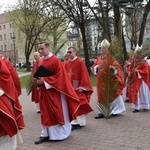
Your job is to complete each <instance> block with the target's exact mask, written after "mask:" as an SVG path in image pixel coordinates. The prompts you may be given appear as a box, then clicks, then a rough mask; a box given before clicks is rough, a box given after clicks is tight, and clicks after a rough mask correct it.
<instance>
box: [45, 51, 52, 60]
mask: <svg viewBox="0 0 150 150" xmlns="http://www.w3.org/2000/svg"><path fill="white" fill-rule="evenodd" d="M52 56H53V54H52V53H51V52H50V53H49V54H48V55H47V56H44V59H48V58H50V57H52Z"/></svg>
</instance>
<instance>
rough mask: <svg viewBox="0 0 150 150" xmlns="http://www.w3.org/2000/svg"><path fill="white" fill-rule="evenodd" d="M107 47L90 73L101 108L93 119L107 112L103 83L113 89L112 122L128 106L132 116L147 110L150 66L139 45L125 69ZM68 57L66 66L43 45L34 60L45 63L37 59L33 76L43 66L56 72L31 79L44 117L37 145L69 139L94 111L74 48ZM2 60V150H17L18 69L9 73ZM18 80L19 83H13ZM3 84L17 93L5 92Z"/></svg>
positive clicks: (149, 106)
mask: <svg viewBox="0 0 150 150" xmlns="http://www.w3.org/2000/svg"><path fill="white" fill-rule="evenodd" d="M109 46H110V43H109V42H108V41H107V40H106V39H104V40H103V41H102V42H101V44H100V47H99V48H100V56H99V57H98V58H97V59H96V61H95V62H94V65H93V66H92V67H91V70H92V72H93V74H94V75H95V77H96V84H97V103H98V104H99V106H102V107H99V109H98V110H97V112H98V115H97V116H95V119H100V118H105V117H106V114H105V113H104V112H106V111H105V110H104V107H105V106H106V105H108V103H106V97H107V96H106V95H105V91H107V90H106V89H108V88H110V87H109V85H108V84H104V83H105V82H104V81H103V79H104V77H105V78H107V79H108V80H110V81H109V82H107V83H111V84H113V83H114V85H115V89H114V90H113V92H112V93H111V98H110V104H111V105H110V110H111V111H110V112H109V116H110V117H111V116H116V115H118V114H120V113H122V112H124V111H125V104H124V102H129V103H131V106H132V108H133V113H137V112H139V111H145V110H149V109H150V65H149V63H148V57H147V58H144V56H143V53H142V47H139V46H138V45H137V46H136V48H135V50H134V51H133V53H130V56H129V59H128V60H126V61H125V63H124V66H121V65H120V64H119V62H118V61H117V59H116V58H115V57H114V56H112V55H111V54H110V52H109ZM66 54H67V57H68V59H67V60H65V61H64V62H63V63H62V62H61V61H60V60H59V59H58V58H57V57H56V56H55V55H54V54H52V53H51V51H50V46H49V44H48V43H47V42H41V43H39V45H38V52H36V53H35V55H36V56H35V57H39V56H42V58H40V57H39V58H40V59H37V61H35V63H34V66H35V67H36V69H35V67H34V66H33V70H34V72H33V71H32V73H35V72H36V71H37V70H38V68H39V66H44V67H46V68H47V69H51V70H53V72H54V74H53V75H51V76H42V77H39V78H36V79H35V78H33V81H34V82H36V83H37V84H36V86H35V88H34V92H33V93H32V94H33V95H34V96H33V95H32V98H33V99H32V101H33V102H35V101H36V103H39V106H40V108H38V112H40V116H41V133H40V136H39V139H38V140H37V141H35V142H34V143H35V144H41V143H43V142H46V141H51V140H60V141H61V140H64V139H66V138H68V137H69V135H70V133H71V131H72V130H76V129H79V128H81V127H83V126H85V125H86V115H88V113H90V112H91V111H93V109H92V108H91V106H90V97H91V95H92V93H93V88H92V85H91V82H90V77H89V74H88V71H87V68H86V65H85V63H84V61H83V60H82V59H81V58H80V57H78V56H77V49H76V48H75V47H69V48H68V50H67V53H66ZM1 58H2V59H0V65H1V66H2V67H1V68H2V69H1V70H0V73H1V76H0V83H1V84H0V88H1V89H0V114H1V115H0V141H1V143H0V149H1V150H6V149H7V150H12V149H13V150H14V149H16V148H17V142H18V141H17V140H18V137H19V140H20V142H22V138H21V135H20V132H19V130H21V129H23V128H24V127H25V124H24V117H23V114H22V106H21V105H20V102H19V100H18V97H19V95H20V94H21V92H20V89H21V87H19V86H18V85H19V81H18V80H17V77H16V73H15V71H14V69H13V68H12V67H10V68H11V69H10V68H8V62H7V65H6V63H5V62H4V57H1ZM12 70H13V71H12ZM14 74H15V78H13V76H14ZM109 77H110V78H109ZM62 81H63V82H62ZM7 82H8V83H7ZM5 83H7V85H8V87H13V89H12V88H11V90H10V88H6V86H5ZM112 86H113V85H112ZM37 95H38V96H37ZM107 115H108V114H107ZM107 117H108V116H107ZM10 124H11V126H10ZM18 135H19V136H18Z"/></svg>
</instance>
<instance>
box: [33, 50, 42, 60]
mask: <svg viewBox="0 0 150 150" xmlns="http://www.w3.org/2000/svg"><path fill="white" fill-rule="evenodd" d="M33 56H34V59H35V60H36V61H38V60H39V59H40V53H39V52H34V54H33Z"/></svg>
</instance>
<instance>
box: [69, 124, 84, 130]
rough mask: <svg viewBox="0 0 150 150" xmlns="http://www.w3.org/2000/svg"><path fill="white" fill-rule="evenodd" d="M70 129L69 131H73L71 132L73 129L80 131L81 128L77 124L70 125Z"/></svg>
mask: <svg viewBox="0 0 150 150" xmlns="http://www.w3.org/2000/svg"><path fill="white" fill-rule="evenodd" d="M71 126H72V127H71V130H72V131H73V130H75V129H80V128H82V126H80V125H79V124H73V125H71Z"/></svg>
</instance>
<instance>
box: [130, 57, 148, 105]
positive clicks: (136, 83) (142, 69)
mask: <svg viewBox="0 0 150 150" xmlns="http://www.w3.org/2000/svg"><path fill="white" fill-rule="evenodd" d="M134 63H135V62H134ZM136 70H137V71H138V72H139V74H140V76H141V77H142V78H138V74H137V72H136ZM131 72H132V73H131V74H132V75H131V77H130V79H129V81H131V83H130V84H129V86H128V87H129V90H130V94H129V99H130V102H131V103H134V104H137V93H138V91H139V89H140V86H141V84H142V81H144V82H145V83H146V84H147V86H148V87H149V88H150V67H149V64H148V63H147V61H146V60H144V59H142V60H141V61H140V62H138V63H136V64H134V65H133V64H132V67H131Z"/></svg>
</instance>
